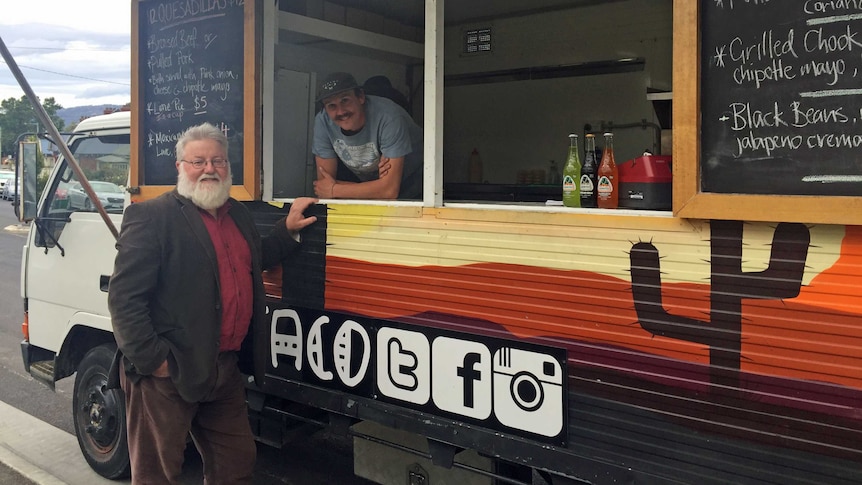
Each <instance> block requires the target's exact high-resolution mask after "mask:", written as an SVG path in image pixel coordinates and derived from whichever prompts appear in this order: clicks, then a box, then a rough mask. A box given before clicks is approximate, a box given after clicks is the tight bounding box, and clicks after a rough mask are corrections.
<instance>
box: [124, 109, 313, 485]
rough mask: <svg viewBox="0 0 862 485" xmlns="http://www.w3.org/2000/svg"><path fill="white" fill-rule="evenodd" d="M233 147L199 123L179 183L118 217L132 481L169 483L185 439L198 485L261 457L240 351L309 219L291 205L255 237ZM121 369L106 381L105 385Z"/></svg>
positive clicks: (249, 466) (225, 480) (182, 148)
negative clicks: (270, 271) (237, 192)
mask: <svg viewBox="0 0 862 485" xmlns="http://www.w3.org/2000/svg"><path fill="white" fill-rule="evenodd" d="M227 153H228V141H227V138H226V137H225V136H224V134H223V133H222V132H221V131H220V130H219V129H218V128H216V127H215V126H213V125H211V124H209V123H204V124H201V125H198V126H193V127H191V128H189V129H188V130H186V131H185V132H184V133H183V134H182V136H181V137H180V138H179V140H178V141H177V145H176V155H177V161H176V167H177V171H178V177H177V180H178V181H177V186H176V188H175V189H174V190H173V191H171V192H168V193H166V194H164V195H162V196H160V197H157V198H155V199H150V200H148V201H145V202H140V203H137V204H132V205H130V206H129V207H128V208H127V209H126V212H125V216H124V217H123V225H122V229H121V232H120V237H119V239H118V241H117V256H116V260H115V263H114V273H113V275H112V276H111V279H110V287H109V291H108V307H109V309H110V312H111V323H112V325H113V329H114V336H115V338H116V340H117V345H118V347H119V350H120V352H119V353H118V356H119V354H121V355H122V358H121V359H118V360H119V362H115V363H114V365H113V366H112V368H111V371H112V373H114V372H117V373H118V374H119V375H118V376H117V377H118V378H119V382H120V386H121V387H122V388H123V391H124V393H125V396H126V423H127V434H128V443H129V457H130V462H131V468H132V483H133V484H143V483H159V484H175V483H179V481H178V479H179V477H180V475H181V473H182V465H183V453H184V450H185V448H186V438H187V436H189V435H191V437H192V441H193V442H194V444H195V447H196V448H197V449H198V451H199V452H200V455H201V458H202V462H203V472H204V483H207V484H210V485H212V484H242V483H244V484H250V483H252V473H253V470H254V463H255V457H256V449H255V442H254V436H253V435H252V431H251V427H250V425H249V421H248V412H247V408H246V402H245V385H244V379H243V377H242V374H241V373H240V370H239V368H238V365H237V364H238V351H239V350H240V348H241V347H242V346H243V345H244V341H245V340H246V336H247V334H248V330H249V327H250V325H251V324H252V322H253V321H254V322H255V323H254V324H256V325H258V324H259V325H262V324H264V323H263V321H262V320H263V319H264V318H265V308H264V297H265V293H264V287H263V279H262V276H261V272H262V271H263V270H264V269H266V268H268V267H271V266H273V265H275V264H277V263H278V262H280V261H282V260H283V259H284V258H285V257H286V256H287V255H288V254H289V253H291V252H292V251H293V250H294V249H295V248H296V247H297V246H298V244H299V231H301V230H302V229H303V228H305V227H307V226H308V225H310V224H312V223H313V222H315V221H316V220H317V219H316V218H315V217H305V216H304V215H303V212H304V211H305V209H306V208H308V207H309V205H311V204H312V203H314V202H315V199H310V198H300V199H296V200H295V201H294V202H293V204H292V205H291V207H290V210H289V212H288V215H287V217H286V218H285V219H283V220H280V221H278V222H276V224H275V228H274V229H273V230H272V233H271V234H270V235H269V236H267V237H265V238H261V237H260V235H259V234H258V232H257V229H256V228H255V222H254V220H253V219H252V216H251V213H250V212H249V210H248V209H247V208H246V207H245V206H244V205H242V204H240V203H239V202H237V201H236V200H234V199H232V198H230V189H231V185H232V182H231V173H230V163H228V159H227ZM115 375H116V374H112V379H113V378H114V377H113V376H115Z"/></svg>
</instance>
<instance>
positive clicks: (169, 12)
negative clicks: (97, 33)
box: [138, 0, 245, 185]
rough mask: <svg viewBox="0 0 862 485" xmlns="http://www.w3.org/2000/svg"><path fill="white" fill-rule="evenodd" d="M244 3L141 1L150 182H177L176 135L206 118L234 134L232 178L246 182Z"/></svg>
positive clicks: (230, 0)
mask: <svg viewBox="0 0 862 485" xmlns="http://www.w3.org/2000/svg"><path fill="white" fill-rule="evenodd" d="M244 4H245V2H244V1H243V0H220V1H206V2H200V1H194V2H185V1H176V0H158V1H143V2H141V3H140V5H139V8H140V11H139V16H138V20H139V24H138V26H139V38H140V43H139V54H138V59H139V73H140V74H139V78H140V79H141V83H140V87H139V89H140V99H141V102H140V106H141V108H142V113H140V116H141V120H142V124H141V127H142V128H141V129H142V133H141V145H142V157H143V158H142V162H143V163H142V166H143V185H174V184H175V183H176V180H177V170H176V168H175V161H176V154H175V145H176V141H177V138H178V137H179V135H180V134H182V132H183V131H185V129H187V128H188V127H190V126H193V125H197V124H200V123H203V122H205V121H206V122H209V123H212V124H213V125H215V126H217V127H219V128H220V129H221V130H222V131H223V132H224V133H225V135H227V137H228V140H229V142H230V150H229V153H228V158H229V159H230V162H231V171H232V174H233V183H234V184H235V185H241V184H242V183H243V180H242V176H243V170H242V162H243V161H242V153H243V150H242V148H243V52H244V50H243V8H244Z"/></svg>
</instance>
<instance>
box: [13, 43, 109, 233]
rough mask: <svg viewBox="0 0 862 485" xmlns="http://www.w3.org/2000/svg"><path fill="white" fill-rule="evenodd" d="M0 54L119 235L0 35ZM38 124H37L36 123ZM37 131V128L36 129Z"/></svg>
mask: <svg viewBox="0 0 862 485" xmlns="http://www.w3.org/2000/svg"><path fill="white" fill-rule="evenodd" d="M0 54H2V55H3V59H4V60H5V61H6V65H8V66H9V69H10V70H11V71H12V74H14V75H15V79H17V80H18V84H19V85H20V86H21V89H23V90H24V94H26V95H27V99H29V100H30V104H32V105H33V110H34V111H35V112H36V116H37V117H38V118H39V121H41V122H42V124H43V125H44V126H45V128H46V129H47V130H48V133H49V134H50V135H51V138H52V139H53V140H56V142H57V143H58V144H59V147H60V151H61V152H62V153H63V157H65V158H66V160H67V161H68V162H69V166H70V167H72V171H73V172H75V176H76V177H78V181H79V182H80V183H81V187H82V188H83V189H84V192H86V193H87V197H89V198H90V200H92V201H93V206H94V207H96V209H98V210H99V215H101V216H102V220H103V221H104V222H105V225H107V226H108V229H109V230H110V231H111V234H113V235H114V239H117V238H119V237H120V233H119V231H117V227H116V226H115V225H114V221H112V220H111V218H110V217H109V216H108V212H107V211H106V210H105V208H104V207H103V206H102V203H101V202H99V197H98V196H97V195H96V192H95V191H94V190H93V187H91V186H90V181H89V180H87V177H86V176H85V175H84V172H83V171H82V170H81V166H80V165H78V161H77V160H75V157H74V156H72V152H71V150H69V147H68V146H67V145H66V141H65V140H63V139H62V138H61V137H60V132H59V131H58V130H57V127H56V126H54V122H53V121H51V117H50V116H48V112H47V111H45V108H44V107H42V103H40V102H39V98H37V97H36V94H35V93H34V92H33V90H32V89H31V88H30V84H29V83H28V82H27V79H26V78H24V74H23V73H22V72H21V69H19V68H18V64H16V63H15V59H14V58H13V57H12V54H11V53H10V52H9V49H7V48H6V43H5V42H3V38H2V37H0ZM36 126H37V127H38V126H39V125H38V124H37V125H36ZM37 131H38V129H37Z"/></svg>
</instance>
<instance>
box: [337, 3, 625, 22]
mask: <svg viewBox="0 0 862 485" xmlns="http://www.w3.org/2000/svg"><path fill="white" fill-rule="evenodd" d="M328 1H330V2H332V3H336V4H339V5H343V6H345V7H353V8H359V9H362V10H367V11H370V12H374V13H378V14H381V15H384V16H386V17H389V18H394V19H397V20H400V21H401V22H402V23H405V24H407V25H412V26H417V27H418V26H422V25H423V19H424V3H425V2H424V0H328ZM444 1H445V0H444ZM612 1H620V0H448V1H445V3H444V9H445V12H446V24H448V25H453V24H461V23H465V22H474V21H477V20H485V19H488V18H491V17H494V18H498V17H501V16H503V17H507V16H521V15H527V14H530V13H538V12H546V11H553V10H561V9H570V8H577V7H585V6H588V5H594V4H598V3H607V2H612Z"/></svg>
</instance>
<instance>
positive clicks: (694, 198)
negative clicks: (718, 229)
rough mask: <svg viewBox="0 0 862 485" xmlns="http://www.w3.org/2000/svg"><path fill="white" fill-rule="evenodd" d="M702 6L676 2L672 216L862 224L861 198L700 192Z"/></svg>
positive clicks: (680, 0) (689, 0)
mask: <svg viewBox="0 0 862 485" xmlns="http://www.w3.org/2000/svg"><path fill="white" fill-rule="evenodd" d="M699 9H700V2H697V1H691V0H674V2H673V31H674V37H673V60H674V62H673V98H674V99H673V125H674V126H673V133H674V140H673V160H674V164H673V172H674V173H673V213H674V215H675V216H678V217H685V218H693V219H733V220H745V221H767V222H769V221H782V222H808V223H824V224H862V198H859V197H837V196H836V197H828V196H807V195H744V194H713V193H704V192H701V191H700V155H701V151H700V126H701V119H700V97H701V93H700V41H701V38H700V34H699V32H700V28H699V27H700V11H699Z"/></svg>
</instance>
